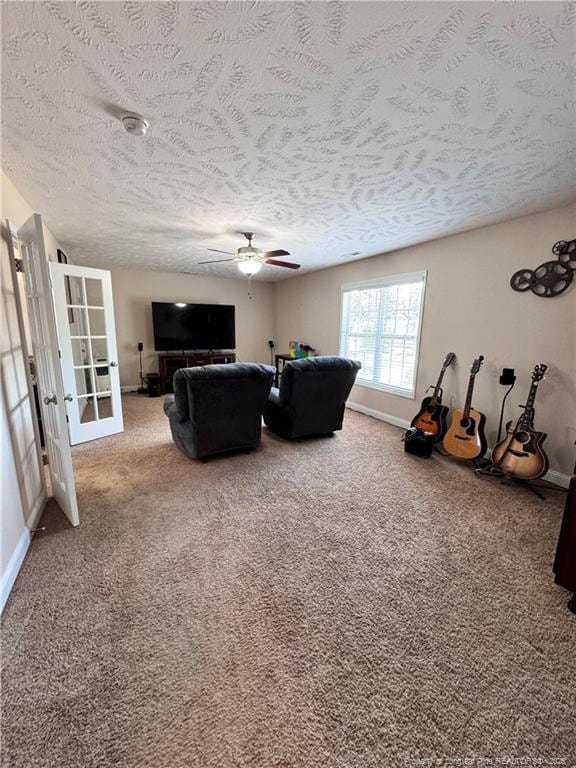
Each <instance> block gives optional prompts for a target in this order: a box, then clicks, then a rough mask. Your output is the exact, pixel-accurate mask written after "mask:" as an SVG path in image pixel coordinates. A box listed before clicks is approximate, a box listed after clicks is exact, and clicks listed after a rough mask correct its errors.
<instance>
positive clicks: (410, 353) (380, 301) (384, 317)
mask: <svg viewBox="0 0 576 768" xmlns="http://www.w3.org/2000/svg"><path fill="white" fill-rule="evenodd" d="M425 286H426V272H414V273H412V274H409V275H396V276H394V277H386V278H382V279H379V280H370V281H369V282H365V283H354V284H350V285H343V286H342V314H341V321H340V354H341V355H343V356H344V357H350V358H352V359H354V360H359V361H360V362H361V363H362V369H361V370H360V371H359V372H358V377H357V379H356V382H357V384H360V385H363V386H367V387H375V388H376V389H383V390H386V391H388V392H393V393H395V394H397V395H404V396H405V397H414V392H415V388H416V370H417V362H418V346H419V343H420V324H421V319H422V307H423V304H424V288H425Z"/></svg>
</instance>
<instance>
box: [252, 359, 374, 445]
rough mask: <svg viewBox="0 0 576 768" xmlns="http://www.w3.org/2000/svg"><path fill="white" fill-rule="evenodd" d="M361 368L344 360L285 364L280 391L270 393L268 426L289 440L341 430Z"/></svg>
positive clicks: (274, 390) (266, 418)
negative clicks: (347, 401) (346, 407)
mask: <svg viewBox="0 0 576 768" xmlns="http://www.w3.org/2000/svg"><path fill="white" fill-rule="evenodd" d="M361 367H362V366H361V365H360V363H357V362H356V361H355V360H347V359H346V358H345V357H329V356H324V357H308V358H304V359H303V360H293V361H291V362H289V363H286V365H285V366H284V370H283V372H282V379H281V381H280V389H276V388H273V389H272V391H271V392H270V397H269V399H268V405H267V406H266V410H265V411H264V421H265V423H266V425H267V426H268V427H269V428H270V429H271V430H272V431H273V432H276V433H277V434H278V435H281V436H282V437H286V438H288V439H291V438H298V437H304V436H305V435H325V434H328V433H329V432H334V431H336V430H337V429H342V420H343V418H344V406H345V404H346V399H347V398H348V395H349V394H350V390H351V389H352V385H353V384H354V380H355V379H356V374H357V373H358V371H359V370H360V368H361Z"/></svg>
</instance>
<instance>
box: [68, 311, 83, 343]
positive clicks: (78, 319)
mask: <svg viewBox="0 0 576 768" xmlns="http://www.w3.org/2000/svg"><path fill="white" fill-rule="evenodd" d="M68 314H69V318H68V319H69V321H70V336H88V326H87V325H86V310H85V309H78V307H74V308H73V309H71V310H70V311H69V313H68Z"/></svg>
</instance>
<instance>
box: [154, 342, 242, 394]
mask: <svg viewBox="0 0 576 768" xmlns="http://www.w3.org/2000/svg"><path fill="white" fill-rule="evenodd" d="M235 362H236V355H235V354H234V352H175V353H170V352H161V353H160V354H159V355H158V371H159V373H160V391H161V392H162V394H163V395H165V394H166V393H168V392H172V378H173V376H174V374H175V373H176V371H177V370H178V369H179V368H194V367H195V366H197V365H216V364H221V363H235Z"/></svg>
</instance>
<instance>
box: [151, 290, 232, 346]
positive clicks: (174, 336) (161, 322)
mask: <svg viewBox="0 0 576 768" xmlns="http://www.w3.org/2000/svg"><path fill="white" fill-rule="evenodd" d="M152 322H153V324H154V349H155V350H156V352H174V351H182V352H183V351H192V350H196V349H214V350H216V349H218V350H220V349H234V348H235V347H236V327H235V318H234V307H233V306H229V305H227V304H187V303H186V302H184V301H179V302H176V303H168V302H159V301H153V302H152Z"/></svg>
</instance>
